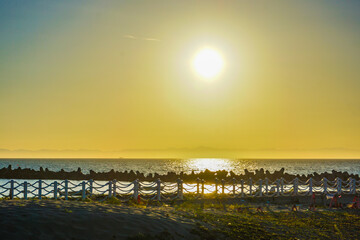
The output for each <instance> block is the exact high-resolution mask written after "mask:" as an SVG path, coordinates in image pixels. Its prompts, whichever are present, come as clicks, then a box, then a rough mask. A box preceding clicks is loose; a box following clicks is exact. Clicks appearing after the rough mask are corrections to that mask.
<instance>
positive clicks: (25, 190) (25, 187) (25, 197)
mask: <svg viewBox="0 0 360 240" xmlns="http://www.w3.org/2000/svg"><path fill="white" fill-rule="evenodd" d="M27 185H28V183H27V181H25V182H24V199H25V200H27V193H28V190H27Z"/></svg>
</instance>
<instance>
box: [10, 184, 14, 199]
mask: <svg viewBox="0 0 360 240" xmlns="http://www.w3.org/2000/svg"><path fill="white" fill-rule="evenodd" d="M10 199H14V180H10Z"/></svg>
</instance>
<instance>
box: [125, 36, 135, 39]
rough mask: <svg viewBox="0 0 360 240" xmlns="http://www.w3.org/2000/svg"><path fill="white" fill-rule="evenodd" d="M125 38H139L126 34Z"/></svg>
mask: <svg viewBox="0 0 360 240" xmlns="http://www.w3.org/2000/svg"><path fill="white" fill-rule="evenodd" d="M124 38H128V39H137V38H136V37H135V36H133V35H124Z"/></svg>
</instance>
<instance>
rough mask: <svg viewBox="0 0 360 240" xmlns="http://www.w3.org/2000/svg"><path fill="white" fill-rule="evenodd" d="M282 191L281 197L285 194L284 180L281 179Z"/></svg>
mask: <svg viewBox="0 0 360 240" xmlns="http://www.w3.org/2000/svg"><path fill="white" fill-rule="evenodd" d="M280 190H281V195H283V194H284V179H283V178H280Z"/></svg>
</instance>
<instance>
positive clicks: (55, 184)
mask: <svg viewBox="0 0 360 240" xmlns="http://www.w3.org/2000/svg"><path fill="white" fill-rule="evenodd" d="M57 195H58V186H57V181H55V182H54V199H55V200H57Z"/></svg>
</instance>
